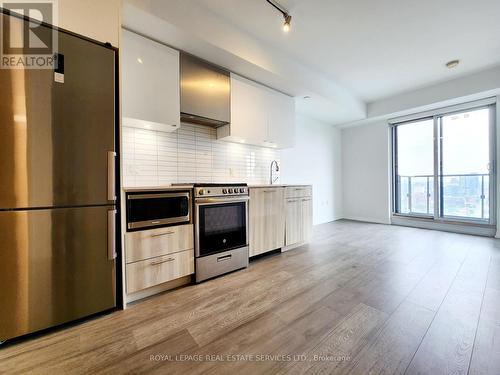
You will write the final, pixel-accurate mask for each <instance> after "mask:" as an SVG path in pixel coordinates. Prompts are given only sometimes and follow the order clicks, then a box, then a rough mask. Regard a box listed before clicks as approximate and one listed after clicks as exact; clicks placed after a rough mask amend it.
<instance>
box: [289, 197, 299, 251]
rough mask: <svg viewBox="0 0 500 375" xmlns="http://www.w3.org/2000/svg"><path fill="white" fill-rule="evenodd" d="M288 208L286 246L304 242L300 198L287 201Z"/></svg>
mask: <svg viewBox="0 0 500 375" xmlns="http://www.w3.org/2000/svg"><path fill="white" fill-rule="evenodd" d="M285 208H286V219H285V222H286V227H285V245H287V246H288V245H290V244H294V243H298V242H302V238H303V236H302V225H303V219H302V202H301V199H300V198H295V199H287V200H286V202H285Z"/></svg>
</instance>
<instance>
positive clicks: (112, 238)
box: [108, 210, 116, 260]
mask: <svg viewBox="0 0 500 375" xmlns="http://www.w3.org/2000/svg"><path fill="white" fill-rule="evenodd" d="M108 259H109V260H114V259H116V210H109V211H108Z"/></svg>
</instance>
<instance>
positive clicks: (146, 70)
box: [122, 30, 180, 132]
mask: <svg viewBox="0 0 500 375" xmlns="http://www.w3.org/2000/svg"><path fill="white" fill-rule="evenodd" d="M122 32H123V34H122V67H123V68H122V69H123V71H122V110H123V125H124V126H129V127H138V128H143V129H152V130H159V131H168V132H169V131H174V130H176V129H178V128H179V127H180V90H179V52H178V51H176V50H174V49H172V48H169V47H167V46H165V45H163V44H160V43H156V42H154V41H152V40H150V39H147V38H144V37H142V36H140V35H137V34H135V33H133V32H130V31H128V30H122Z"/></svg>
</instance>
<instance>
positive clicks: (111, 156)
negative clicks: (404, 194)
mask: <svg viewBox="0 0 500 375" xmlns="http://www.w3.org/2000/svg"><path fill="white" fill-rule="evenodd" d="M115 165H116V152H114V151H108V200H109V201H114V200H116V181H115V180H116V178H115V176H116V170H115Z"/></svg>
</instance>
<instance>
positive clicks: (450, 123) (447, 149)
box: [397, 108, 490, 176]
mask: <svg viewBox="0 0 500 375" xmlns="http://www.w3.org/2000/svg"><path fill="white" fill-rule="evenodd" d="M489 120H490V115H489V109H488V108H484V109H479V110H474V111H469V112H463V113H459V114H453V115H447V116H444V117H443V118H442V130H443V131H442V139H443V150H442V151H443V172H444V174H446V175H449V174H472V173H485V174H487V173H488V163H489ZM433 133H434V131H433V120H432V119H430V120H424V121H419V122H412V123H409V124H405V125H401V126H399V127H398V139H397V141H398V172H399V175H401V176H417V175H433V173H434V172H433V168H434V152H433V144H434V140H433V138H434V135H433Z"/></svg>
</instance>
